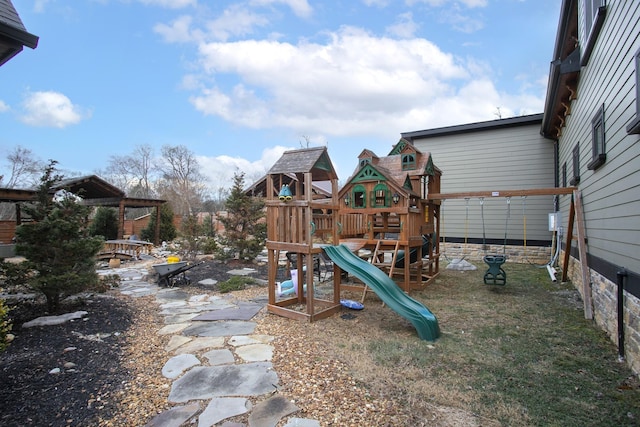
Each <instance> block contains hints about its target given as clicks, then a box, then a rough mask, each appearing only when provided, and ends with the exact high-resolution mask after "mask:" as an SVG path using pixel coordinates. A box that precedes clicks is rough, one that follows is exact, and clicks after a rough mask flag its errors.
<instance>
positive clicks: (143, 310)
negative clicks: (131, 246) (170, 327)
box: [0, 262, 640, 426]
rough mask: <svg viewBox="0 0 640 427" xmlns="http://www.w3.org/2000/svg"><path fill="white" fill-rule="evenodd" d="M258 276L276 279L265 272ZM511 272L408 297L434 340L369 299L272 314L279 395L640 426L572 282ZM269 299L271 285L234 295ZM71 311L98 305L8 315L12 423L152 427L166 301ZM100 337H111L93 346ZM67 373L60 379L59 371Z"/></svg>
mask: <svg viewBox="0 0 640 427" xmlns="http://www.w3.org/2000/svg"><path fill="white" fill-rule="evenodd" d="M203 267H205V266H203ZM236 267H238V266H236V265H234V266H229V265H224V264H221V263H215V262H211V263H209V262H208V263H207V264H206V268H203V269H202V270H199V269H198V268H194V269H193V270H192V271H190V276H191V278H192V283H194V284H192V285H191V286H190V287H188V288H185V290H186V291H188V292H190V293H194V294H195V293H203V292H213V293H215V292H216V291H215V289H213V290H211V289H205V288H203V287H199V286H197V285H195V283H197V281H198V280H200V279H203V278H214V279H216V280H219V281H224V280H227V279H228V275H226V271H228V270H230V269H231V268H236ZM251 267H253V268H256V269H257V270H258V272H257V273H256V274H255V275H254V276H255V277H259V278H266V266H256V265H251ZM507 268H508V270H507V273H508V274H509V276H508V277H509V282H508V284H507V286H506V287H504V288H491V287H487V286H485V285H483V284H482V273H483V272H482V271H476V272H462V273H461V272H451V271H444V272H443V273H442V275H441V276H440V278H439V279H438V280H437V281H436V283H435V284H433V285H431V286H430V287H428V288H427V289H425V290H424V291H420V292H416V293H414V294H412V296H413V297H415V298H416V299H418V300H420V301H422V302H424V303H425V305H426V306H427V307H429V309H430V310H431V311H432V312H434V314H436V316H437V317H438V320H439V322H440V326H441V329H442V332H443V335H442V337H441V338H440V339H438V340H437V341H436V342H433V343H431V342H426V341H420V340H419V339H417V336H416V333H415V330H413V329H412V327H411V324H410V323H409V322H407V321H406V320H404V319H402V318H401V317H399V316H398V315H396V314H395V313H394V312H392V311H391V310H389V308H388V307H385V306H383V305H382V304H381V302H380V300H379V299H378V298H377V297H376V296H375V294H372V293H369V294H368V295H367V297H366V299H365V309H364V310H362V311H357V312H355V311H348V310H346V309H345V310H344V311H343V313H342V314H350V316H341V315H340V314H338V315H335V316H332V317H331V318H329V319H325V320H322V321H319V322H315V323H312V324H309V323H305V322H297V321H293V320H289V319H285V318H282V317H278V316H275V315H271V314H266V313H265V312H264V311H263V312H261V313H260V314H259V315H258V316H257V321H258V328H257V330H256V332H257V333H264V334H270V335H273V336H275V337H276V339H275V341H274V342H273V345H274V347H275V351H274V359H273V363H274V367H275V370H276V372H277V373H278V375H279V377H280V385H281V386H280V389H279V390H278V391H277V393H281V394H282V395H284V396H285V397H287V398H288V399H290V400H292V401H293V402H294V403H295V404H296V405H297V406H298V407H300V408H301V411H300V412H299V413H297V414H295V416H298V417H308V418H314V419H317V420H319V421H320V423H321V425H322V426H350V425H353V426H363V425H367V426H421V425H429V426H434V425H435V426H459V425H483V426H484V425H489V426H490V425H522V426H528V425H567V424H572V423H578V424H581V425H638V424H640V390H639V388H638V381H637V377H634V376H633V375H632V374H631V372H630V371H628V370H627V369H626V367H625V365H624V364H621V363H618V362H617V361H616V349H615V347H614V346H613V344H612V342H611V341H610V340H609V339H607V338H606V337H605V336H604V334H603V333H602V332H601V331H599V330H598V329H597V328H596V327H595V326H593V324H592V323H591V322H589V321H585V320H584V319H583V318H582V312H581V309H582V305H581V302H580V300H579V299H578V298H577V297H576V293H575V291H573V290H572V289H571V286H570V285H561V284H551V283H550V282H549V281H548V280H547V278H546V277H545V274H544V272H543V271H540V269H536V268H535V267H532V266H517V265H511V264H509V265H508V266H507ZM480 269H482V267H481V266H480ZM264 295H266V288H265V287H263V286H250V287H248V289H246V290H244V291H239V292H234V293H233V296H234V297H236V298H238V299H245V300H247V299H251V298H254V297H258V296H261V297H264ZM343 296H344V297H347V298H351V299H359V295H354V294H348V293H347V294H345V295H343ZM66 308H67V309H68V310H69V311H73V310H86V311H88V312H89V315H88V316H87V320H76V321H74V322H71V323H68V324H65V325H59V326H53V327H46V328H30V329H21V328H20V327H19V326H18V325H19V324H21V323H22V322H23V321H26V320H30V319H31V318H34V317H37V316H38V315H41V314H43V313H42V309H41V307H38V306H35V305H31V306H30V305H26V306H24V307H22V308H20V309H16V310H15V311H13V312H12V315H13V316H14V318H15V320H16V325H17V326H16V330H15V332H16V339H15V341H14V342H13V343H12V345H11V346H10V347H9V349H8V350H7V351H6V352H4V353H1V354H0V366H1V369H0V383H2V384H3V387H0V401H2V402H3V409H2V412H1V413H0V425H3V426H24V425H34V426H48V425H51V426H67V425H74V426H87V425H96V426H132V425H144V424H145V423H146V422H148V421H149V420H150V419H151V418H152V417H153V416H154V415H156V414H157V413H159V412H162V411H163V410H165V409H168V408H169V407H170V405H169V404H168V403H167V397H168V394H169V389H170V385H171V382H170V381H169V380H167V379H165V378H164V377H162V375H161V373H160V370H161V368H162V366H163V364H164V363H165V362H166V360H167V359H168V357H169V355H168V354H167V353H166V352H165V351H164V346H165V345H166V344H167V342H168V339H169V337H167V336H159V335H158V334H157V331H158V329H160V328H161V327H162V326H163V320H162V318H161V317H160V316H159V315H158V311H159V310H158V307H157V304H156V303H155V301H154V297H152V296H150V297H143V298H137V299H133V298H129V297H123V296H121V295H119V294H118V292H117V290H114V291H110V292H109V294H108V295H106V296H96V297H92V298H89V299H87V300H85V301H83V302H82V303H80V304H75V305H73V306H68V307H66ZM74 332H75V333H74ZM97 333H100V334H106V333H110V334H111V335H110V336H109V337H107V338H104V339H103V341H102V342H100V341H91V340H87V339H85V338H83V337H86V336H89V335H92V334H97ZM70 347H75V348H76V350H67V351H65V349H68V348H70ZM65 362H73V363H75V365H76V366H75V367H73V368H69V369H64V368H63V366H64V363H65ZM55 367H61V368H62V372H61V374H57V375H54V374H49V371H50V370H51V369H52V368H55ZM5 384H6V386H5ZM203 407H204V404H203ZM236 421H238V422H246V420H245V421H243V420H242V419H241V418H238V419H237V420H236Z"/></svg>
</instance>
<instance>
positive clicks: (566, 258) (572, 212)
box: [562, 196, 576, 282]
mask: <svg viewBox="0 0 640 427" xmlns="http://www.w3.org/2000/svg"><path fill="white" fill-rule="evenodd" d="M575 204H576V201H575V198H574V197H573V196H571V205H570V206H569V224H568V225H567V243H566V244H565V249H564V260H563V262H562V281H563V282H566V281H567V280H569V259H570V258H571V242H572V241H573V219H574V217H575V215H576V209H575Z"/></svg>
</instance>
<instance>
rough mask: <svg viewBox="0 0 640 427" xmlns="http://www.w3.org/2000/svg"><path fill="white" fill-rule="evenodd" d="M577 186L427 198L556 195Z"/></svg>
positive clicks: (429, 196) (571, 191) (467, 193)
mask: <svg viewBox="0 0 640 427" xmlns="http://www.w3.org/2000/svg"><path fill="white" fill-rule="evenodd" d="M575 190H577V188H576V187H552V188H532V189H528V190H498V191H468V192H464V193H433V194H428V195H427V200H450V199H468V198H474V197H484V198H490V197H518V196H555V195H563V194H573V192H574V191H575Z"/></svg>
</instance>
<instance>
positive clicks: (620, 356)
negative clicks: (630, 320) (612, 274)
mask: <svg viewBox="0 0 640 427" xmlns="http://www.w3.org/2000/svg"><path fill="white" fill-rule="evenodd" d="M626 277H627V270H625V269H624V267H623V268H621V269H620V270H618V272H617V273H616V278H617V285H618V299H617V303H618V360H619V361H621V362H622V361H624V279H625V278H626Z"/></svg>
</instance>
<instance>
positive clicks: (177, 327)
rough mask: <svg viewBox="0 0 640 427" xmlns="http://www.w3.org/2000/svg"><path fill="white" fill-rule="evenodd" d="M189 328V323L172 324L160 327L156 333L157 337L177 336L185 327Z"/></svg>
mask: <svg viewBox="0 0 640 427" xmlns="http://www.w3.org/2000/svg"><path fill="white" fill-rule="evenodd" d="M188 326H191V323H190V322H185V323H172V324H170V325H167V326H164V327H162V328H161V329H160V330H159V331H158V335H170V334H177V333H179V332H182V331H183V330H184V329H185V328H186V327H188Z"/></svg>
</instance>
